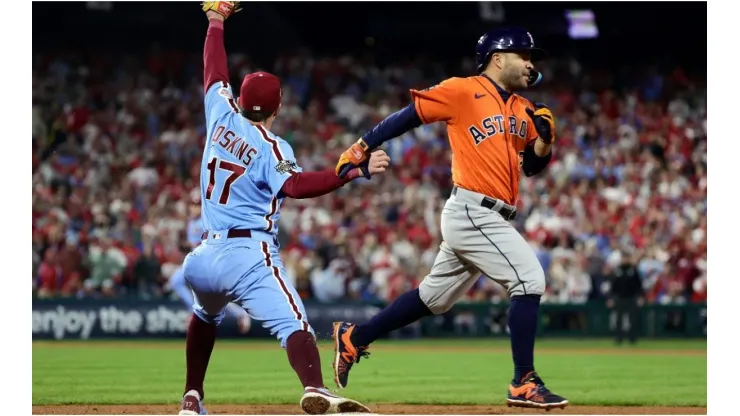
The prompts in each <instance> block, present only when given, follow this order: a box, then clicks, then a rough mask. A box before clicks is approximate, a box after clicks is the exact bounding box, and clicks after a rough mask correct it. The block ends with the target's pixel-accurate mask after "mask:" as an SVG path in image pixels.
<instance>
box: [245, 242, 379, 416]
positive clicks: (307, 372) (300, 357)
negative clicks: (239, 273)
mask: <svg viewBox="0 0 740 416" xmlns="http://www.w3.org/2000/svg"><path fill="white" fill-rule="evenodd" d="M254 252H256V253H261V259H260V263H259V264H260V266H258V267H256V268H251V269H249V270H250V279H248V280H247V279H244V281H245V282H247V283H248V284H247V283H245V284H244V286H243V287H242V286H241V285H237V287H236V289H235V293H236V297H237V299H236V301H237V302H239V303H240V304H241V305H242V306H243V307H244V308H245V309H249V313H250V315H252V317H253V318H254V319H256V320H258V321H263V322H264V325H265V327H266V328H268V329H269V330H270V332H271V333H272V334H274V335H276V336H277V339H278V340H279V341H280V345H281V346H282V347H283V348H285V350H286V352H287V355H288V361H289V362H290V366H291V367H292V368H293V370H294V371H295V373H296V375H297V376H298V379H299V380H300V381H301V384H302V386H303V396H302V397H301V400H300V406H301V409H303V411H304V412H306V413H308V414H312V415H318V414H328V413H369V412H370V410H369V409H368V408H367V407H365V406H364V405H362V404H361V403H359V402H357V401H355V400H351V399H347V398H345V397H340V396H337V395H334V394H332V393H330V392H329V390H328V389H327V388H326V386H324V381H323V376H322V374H321V357H320V356H319V349H318V347H317V346H316V337H315V334H314V331H313V329H312V328H311V326H310V325H309V324H308V320H307V317H306V310H305V308H304V306H303V302H302V301H301V298H300V297H299V296H298V293H297V292H296V290H295V288H294V287H293V286H292V285H291V284H290V282H289V281H288V279H287V278H286V276H287V273H286V271H285V268H284V267H283V264H282V262H281V261H280V257H279V256H278V253H277V248H275V247H274V246H273V245H271V244H267V243H264V242H263V243H261V244H260V247H259V248H258V249H257V250H254ZM243 257H244V256H242V259H241V261H244V259H243ZM235 260H236V259H235Z"/></svg>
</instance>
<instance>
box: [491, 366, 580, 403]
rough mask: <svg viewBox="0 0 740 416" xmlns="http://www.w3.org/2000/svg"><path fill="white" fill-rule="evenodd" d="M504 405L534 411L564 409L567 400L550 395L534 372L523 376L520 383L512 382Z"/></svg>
mask: <svg viewBox="0 0 740 416" xmlns="http://www.w3.org/2000/svg"><path fill="white" fill-rule="evenodd" d="M506 404H508V405H509V407H511V406H516V407H531V408H536V409H546V410H550V409H556V408H561V409H565V406H567V405H568V399H566V398H565V397H561V396H558V395H557V394H554V393H552V392H551V391H550V390H548V389H547V387H545V382H544V381H542V379H541V378H540V376H538V375H537V373H535V372H534V371H530V372H529V373H528V374H527V375H526V376H524V377H523V378H522V380H521V382H516V381H512V383H511V385H509V393H508V395H507V398H506Z"/></svg>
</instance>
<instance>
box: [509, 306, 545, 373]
mask: <svg viewBox="0 0 740 416" xmlns="http://www.w3.org/2000/svg"><path fill="white" fill-rule="evenodd" d="M539 311H540V297H539V295H524V296H514V297H512V298H511V306H509V334H510V336H511V354H512V356H513V358H514V380H515V381H517V382H520V381H521V380H522V378H523V377H524V376H526V375H527V373H529V372H530V371H534V337H535V334H536V333H537V320H538V317H539Z"/></svg>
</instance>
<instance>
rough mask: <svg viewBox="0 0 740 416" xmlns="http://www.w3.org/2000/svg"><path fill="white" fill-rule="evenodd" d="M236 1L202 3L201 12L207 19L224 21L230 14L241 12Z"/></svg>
mask: <svg viewBox="0 0 740 416" xmlns="http://www.w3.org/2000/svg"><path fill="white" fill-rule="evenodd" d="M239 3H240V2H238V1H204V2H203V3H201V6H203V11H204V12H206V16H207V17H208V18H209V19H219V20H226V19H227V18H228V17H229V16H231V15H232V14H234V13H236V12H238V11H241V7H239Z"/></svg>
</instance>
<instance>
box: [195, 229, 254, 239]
mask: <svg viewBox="0 0 740 416" xmlns="http://www.w3.org/2000/svg"><path fill="white" fill-rule="evenodd" d="M226 238H252V232H251V231H250V230H242V229H238V228H232V229H230V230H229V232H228V233H226ZM200 239H201V240H207V239H208V231H203V234H201V235H200Z"/></svg>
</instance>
